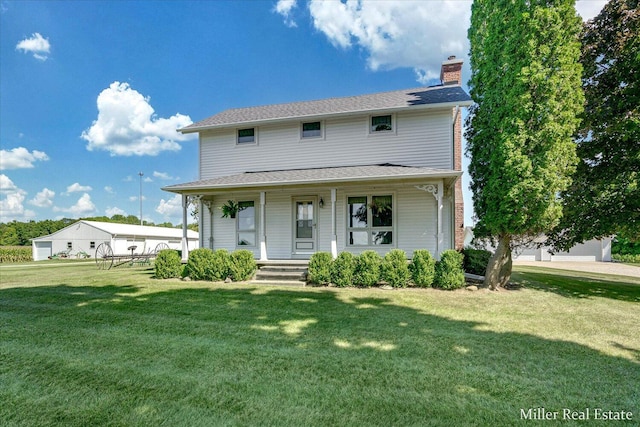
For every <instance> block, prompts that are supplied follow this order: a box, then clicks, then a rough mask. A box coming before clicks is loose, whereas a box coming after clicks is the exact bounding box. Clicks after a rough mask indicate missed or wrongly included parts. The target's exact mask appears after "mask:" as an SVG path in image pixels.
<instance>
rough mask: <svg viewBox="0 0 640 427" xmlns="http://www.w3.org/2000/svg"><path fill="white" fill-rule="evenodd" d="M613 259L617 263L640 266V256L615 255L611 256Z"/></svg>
mask: <svg viewBox="0 0 640 427" xmlns="http://www.w3.org/2000/svg"><path fill="white" fill-rule="evenodd" d="M611 259H612V260H614V261H616V262H626V263H629V264H640V255H631V254H625V255H620V254H613V255H611Z"/></svg>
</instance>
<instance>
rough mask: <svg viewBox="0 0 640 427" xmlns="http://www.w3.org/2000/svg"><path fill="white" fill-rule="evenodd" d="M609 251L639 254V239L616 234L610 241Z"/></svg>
mask: <svg viewBox="0 0 640 427" xmlns="http://www.w3.org/2000/svg"><path fill="white" fill-rule="evenodd" d="M611 253H612V254H616V255H640V241H633V240H631V239H629V238H628V237H626V236H624V235H620V234H619V235H617V236H616V237H614V238H613V241H612V242H611Z"/></svg>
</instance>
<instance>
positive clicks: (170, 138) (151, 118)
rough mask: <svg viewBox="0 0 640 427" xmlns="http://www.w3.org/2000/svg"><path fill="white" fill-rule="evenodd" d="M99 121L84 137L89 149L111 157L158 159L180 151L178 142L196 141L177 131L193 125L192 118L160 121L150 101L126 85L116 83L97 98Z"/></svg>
mask: <svg viewBox="0 0 640 427" xmlns="http://www.w3.org/2000/svg"><path fill="white" fill-rule="evenodd" d="M97 105H98V118H97V119H96V120H95V121H94V122H93V124H92V125H91V127H90V128H89V129H87V130H85V131H84V132H82V135H81V137H82V138H83V139H84V140H86V141H87V142H88V144H87V149H88V150H89V151H93V150H104V151H108V152H109V153H111V155H112V156H133V155H136V156H155V155H158V154H160V153H161V152H163V151H178V150H180V144H178V143H177V142H176V141H186V140H189V139H194V138H196V137H197V136H196V135H195V134H188V135H182V134H181V133H179V132H176V129H179V128H182V127H185V126H187V125H190V124H191V123H192V121H191V118H190V117H189V116H185V115H183V114H179V113H178V114H176V115H174V116H171V117H169V118H168V119H165V118H158V117H156V115H155V114H154V110H153V107H151V105H150V104H149V98H148V97H144V96H142V94H140V93H139V92H138V91H136V90H134V89H132V88H131V87H130V86H129V85H128V84H127V83H120V82H113V83H111V85H110V86H109V87H108V88H107V89H105V90H103V91H102V92H101V93H100V95H98V100H97Z"/></svg>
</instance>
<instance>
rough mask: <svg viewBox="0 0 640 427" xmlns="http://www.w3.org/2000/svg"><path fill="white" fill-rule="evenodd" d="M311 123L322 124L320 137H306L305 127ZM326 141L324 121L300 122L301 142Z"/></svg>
mask: <svg viewBox="0 0 640 427" xmlns="http://www.w3.org/2000/svg"><path fill="white" fill-rule="evenodd" d="M309 123H320V135H315V136H304V125H306V124H309ZM323 139H324V120H312V121H305V122H300V141H309V140H316V141H317V140H323Z"/></svg>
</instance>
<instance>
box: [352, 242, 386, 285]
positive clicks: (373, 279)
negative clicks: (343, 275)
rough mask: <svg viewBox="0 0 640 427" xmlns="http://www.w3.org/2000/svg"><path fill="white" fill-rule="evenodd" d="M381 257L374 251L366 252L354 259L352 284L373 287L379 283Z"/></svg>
mask: <svg viewBox="0 0 640 427" xmlns="http://www.w3.org/2000/svg"><path fill="white" fill-rule="evenodd" d="M381 264H382V257H381V256H380V254H378V253H377V252H376V251H373V250H367V251H364V252H362V253H361V254H360V255H358V257H357V258H356V268H355V271H354V282H355V283H356V284H357V285H359V286H374V285H376V284H377V283H378V282H379V281H380V265H381Z"/></svg>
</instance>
